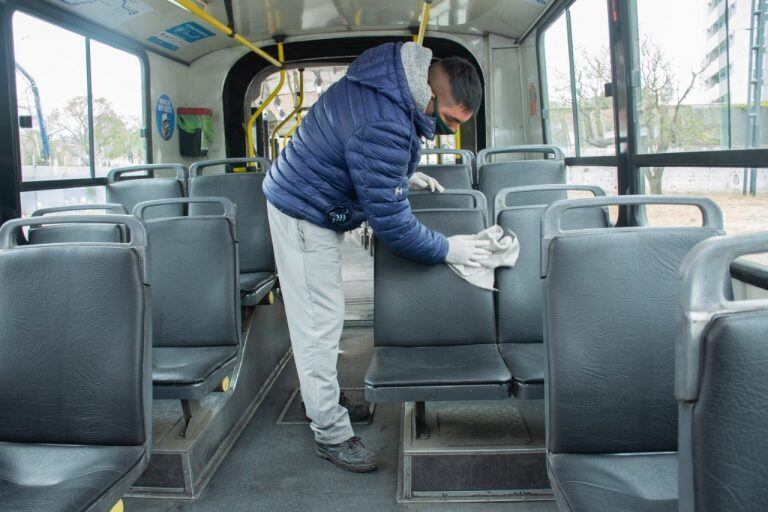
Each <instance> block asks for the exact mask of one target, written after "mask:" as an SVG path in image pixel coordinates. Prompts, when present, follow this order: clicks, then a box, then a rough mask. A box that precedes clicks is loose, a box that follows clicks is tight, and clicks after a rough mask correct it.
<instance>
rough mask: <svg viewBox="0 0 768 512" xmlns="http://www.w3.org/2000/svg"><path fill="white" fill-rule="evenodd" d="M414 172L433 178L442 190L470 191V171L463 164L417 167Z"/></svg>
mask: <svg viewBox="0 0 768 512" xmlns="http://www.w3.org/2000/svg"><path fill="white" fill-rule="evenodd" d="M416 172H423V173H424V174H426V175H427V176H431V177H433V178H435V179H436V180H437V181H438V183H440V185H442V186H443V187H444V188H455V189H461V190H472V170H471V169H470V168H469V166H468V165H464V164H438V165H434V164H433V165H419V166H418V167H416Z"/></svg>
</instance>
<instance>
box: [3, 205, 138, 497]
mask: <svg viewBox="0 0 768 512" xmlns="http://www.w3.org/2000/svg"><path fill="white" fill-rule="evenodd" d="M49 222H50V220H49V219H47V218H42V217H34V218H27V219H18V220H11V221H8V222H7V223H5V225H3V227H2V228H1V229H0V273H1V274H2V276H3V279H1V280H0V333H1V334H0V386H2V389H3V390H4V391H3V393H0V407H1V408H2V411H3V419H2V421H0V510H8V511H11V510H13V511H15V512H27V511H29V512H32V511H41V510H45V511H46V512H48V511H52V512H72V511H86V510H87V511H97V510H98V511H103V510H109V509H110V508H112V506H113V505H115V503H116V502H117V501H118V500H119V499H120V498H121V496H122V495H123V494H124V493H125V492H127V491H128V489H129V488H130V486H131V485H132V484H133V482H134V481H135V480H136V479H137V478H138V477H139V476H140V475H141V473H142V472H143V471H144V469H145V468H146V467H147V464H148V460H149V451H150V447H151V442H150V439H151V428H152V425H151V411H152V409H151V408H152V395H151V393H152V388H151V367H150V364H151V361H150V358H149V354H150V352H151V329H150V316H149V303H148V301H149V287H148V285H147V272H146V267H145V265H146V259H145V251H146V239H147V238H146V233H145V231H144V226H143V225H142V223H141V222H140V221H139V220H138V219H136V218H134V217H131V216H128V215H87V216H86V215H69V216H58V217H56V222H57V223H59V224H70V223H74V224H82V223H88V224H105V225H115V224H120V225H124V226H126V227H127V228H128V229H129V231H130V235H131V242H130V243H119V244H118V243H103V244H98V243H86V244H83V243H57V244H54V245H17V243H16V242H17V240H18V238H17V237H18V232H19V231H20V230H21V229H22V228H23V227H25V226H29V227H31V228H39V227H40V226H42V225H43V224H45V223H49Z"/></svg>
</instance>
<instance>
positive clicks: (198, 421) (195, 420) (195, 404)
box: [181, 400, 213, 439]
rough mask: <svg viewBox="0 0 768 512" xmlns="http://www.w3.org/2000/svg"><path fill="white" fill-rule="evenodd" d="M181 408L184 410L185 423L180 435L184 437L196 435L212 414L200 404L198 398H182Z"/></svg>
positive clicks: (188, 437)
mask: <svg viewBox="0 0 768 512" xmlns="http://www.w3.org/2000/svg"><path fill="white" fill-rule="evenodd" d="M181 409H182V410H183V411H184V423H185V427H184V431H183V432H182V433H181V437H183V438H185V439H190V438H192V437H194V436H196V435H197V434H198V433H199V432H200V430H202V428H203V425H205V424H206V423H208V420H209V419H210V418H211V416H212V415H213V412H212V411H211V410H210V409H206V408H204V407H203V406H202V405H201V403H200V400H182V401H181Z"/></svg>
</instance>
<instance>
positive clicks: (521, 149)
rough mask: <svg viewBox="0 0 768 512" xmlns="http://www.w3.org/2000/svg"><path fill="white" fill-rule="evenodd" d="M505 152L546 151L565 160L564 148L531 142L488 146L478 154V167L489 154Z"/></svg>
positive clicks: (558, 158)
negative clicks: (497, 146)
mask: <svg viewBox="0 0 768 512" xmlns="http://www.w3.org/2000/svg"><path fill="white" fill-rule="evenodd" d="M505 153H544V154H550V155H552V156H554V159H555V160H565V155H564V154H563V150H562V149H560V148H559V147H557V146H547V145H543V144H530V145H524V146H506V147H501V148H486V149H483V150H482V151H480V152H479V153H478V154H477V167H478V169H479V168H480V167H482V166H484V165H485V164H487V163H490V162H489V161H488V160H489V159H488V157H489V156H492V155H499V154H505Z"/></svg>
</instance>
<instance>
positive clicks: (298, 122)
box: [285, 112, 301, 139]
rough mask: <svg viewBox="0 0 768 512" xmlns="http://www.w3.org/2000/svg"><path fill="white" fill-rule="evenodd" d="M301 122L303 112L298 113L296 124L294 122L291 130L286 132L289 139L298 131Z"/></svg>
mask: <svg viewBox="0 0 768 512" xmlns="http://www.w3.org/2000/svg"><path fill="white" fill-rule="evenodd" d="M300 124H301V112H299V113H298V114H296V124H294V125H293V126H292V127H291V129H290V130H288V133H286V134H285V136H286V137H288V138H289V139H290V138H291V137H293V134H294V133H295V132H296V130H297V129H298V128H299V125H300Z"/></svg>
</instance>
